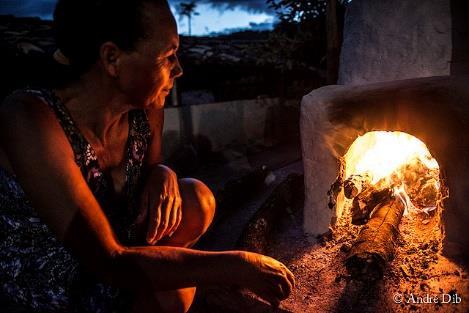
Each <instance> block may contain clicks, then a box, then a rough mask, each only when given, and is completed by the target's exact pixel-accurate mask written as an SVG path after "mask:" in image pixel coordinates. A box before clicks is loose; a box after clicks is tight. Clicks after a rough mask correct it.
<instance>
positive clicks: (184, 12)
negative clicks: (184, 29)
mask: <svg viewBox="0 0 469 313" xmlns="http://www.w3.org/2000/svg"><path fill="white" fill-rule="evenodd" d="M196 7H197V4H196V3H195V1H191V2H181V3H180V4H179V7H178V13H179V16H180V18H181V19H182V18H183V17H184V16H187V21H188V28H189V36H190V35H191V33H192V29H191V20H192V16H194V15H199V12H196V11H195V8H196Z"/></svg>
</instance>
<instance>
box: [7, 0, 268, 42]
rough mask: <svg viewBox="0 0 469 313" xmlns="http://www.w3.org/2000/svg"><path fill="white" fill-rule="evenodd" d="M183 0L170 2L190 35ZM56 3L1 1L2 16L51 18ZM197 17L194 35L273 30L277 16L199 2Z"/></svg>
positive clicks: (253, 2)
mask: <svg viewBox="0 0 469 313" xmlns="http://www.w3.org/2000/svg"><path fill="white" fill-rule="evenodd" d="M179 2H188V1H184V0H169V3H170V4H171V8H172V10H173V12H174V14H175V16H176V20H177V22H178V25H179V32H180V33H181V34H186V33H187V28H188V27H187V19H186V18H180V17H179V15H177V10H176V7H177V5H178V3H179ZM55 3H56V0H0V14H13V15H16V16H39V17H41V18H43V19H51V18H52V12H53V10H54V5H55ZM196 3H197V8H196V12H198V13H199V15H198V16H194V17H193V19H192V34H193V35H206V34H210V33H212V32H231V31H235V30H241V29H254V30H264V29H271V28H272V24H273V23H274V19H275V16H274V14H273V12H272V10H271V9H269V8H268V6H267V5H266V1H265V0H234V1H233V0H198V1H196Z"/></svg>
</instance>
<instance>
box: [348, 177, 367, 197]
mask: <svg viewBox="0 0 469 313" xmlns="http://www.w3.org/2000/svg"><path fill="white" fill-rule="evenodd" d="M370 185H371V176H370V175H367V174H361V175H358V174H357V175H350V176H349V177H348V178H347V179H346V180H345V181H344V195H345V197H347V198H349V199H353V198H355V197H356V196H357V195H358V194H360V193H361V192H362V191H363V190H366V189H368V188H369V187H370Z"/></svg>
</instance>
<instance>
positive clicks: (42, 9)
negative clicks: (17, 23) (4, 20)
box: [0, 0, 57, 19]
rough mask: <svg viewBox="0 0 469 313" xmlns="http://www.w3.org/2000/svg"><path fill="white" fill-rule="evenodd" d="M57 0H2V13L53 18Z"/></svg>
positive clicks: (0, 8) (0, 1)
mask: <svg viewBox="0 0 469 313" xmlns="http://www.w3.org/2000/svg"><path fill="white" fill-rule="evenodd" d="M56 2H57V0H0V14H13V15H16V16H39V17H42V18H48V19H50V18H52V12H53V11H54V7H55V4H56Z"/></svg>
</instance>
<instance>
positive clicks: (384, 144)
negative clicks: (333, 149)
mask: <svg viewBox="0 0 469 313" xmlns="http://www.w3.org/2000/svg"><path fill="white" fill-rule="evenodd" d="M345 160H346V168H345V177H349V176H350V175H352V174H365V173H366V174H369V175H371V181H372V183H373V184H375V183H377V182H378V181H379V180H380V179H382V178H385V177H391V174H393V173H394V172H396V171H397V170H398V169H399V168H401V167H402V166H403V165H405V164H410V163H412V162H415V161H416V160H419V161H420V162H422V163H423V164H424V165H425V166H426V167H427V168H429V169H438V163H437V162H436V160H435V159H434V158H433V157H432V156H431V155H430V152H429V151H428V149H427V146H425V144H424V143H423V142H422V141H420V140H419V139H417V138H415V137H414V136H411V135H409V134H406V133H403V132H387V131H374V132H369V133H366V134H365V135H363V136H360V137H358V138H357V139H356V140H355V141H354V142H353V144H352V145H351V146H350V148H349V150H348V151H347V153H346V154H345Z"/></svg>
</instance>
